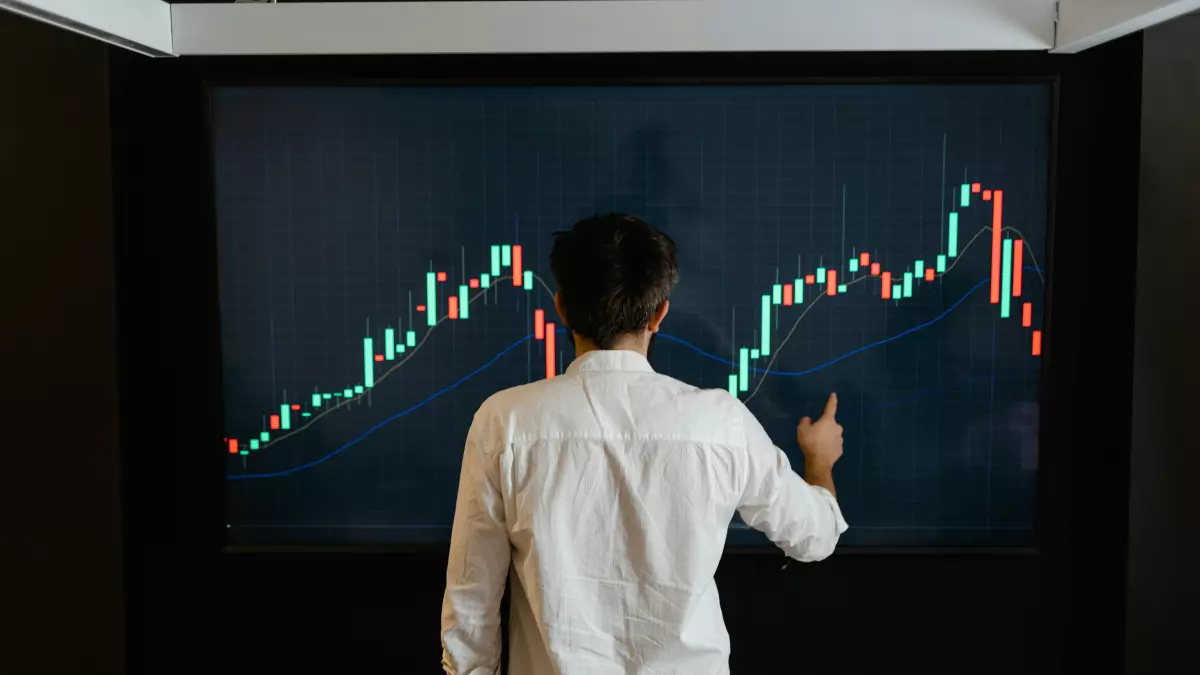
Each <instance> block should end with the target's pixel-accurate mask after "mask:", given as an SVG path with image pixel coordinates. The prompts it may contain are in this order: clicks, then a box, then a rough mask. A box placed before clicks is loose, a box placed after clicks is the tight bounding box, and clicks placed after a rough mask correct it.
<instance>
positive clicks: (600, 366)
mask: <svg viewBox="0 0 1200 675" xmlns="http://www.w3.org/2000/svg"><path fill="white" fill-rule="evenodd" d="M622 371H624V372H630V371H632V372H643V373H653V372H654V368H653V367H651V365H650V362H649V361H648V360H646V357H645V356H642V355H641V354H639V353H637V352H631V351H629V350H626V349H595V350H592V351H590V352H588V353H586V354H584V355H583V356H581V357H579V358H577V359H575V360H574V361H572V362H571V365H570V366H567V374H572V373H583V372H591V373H602V372H610V373H611V372H622Z"/></svg>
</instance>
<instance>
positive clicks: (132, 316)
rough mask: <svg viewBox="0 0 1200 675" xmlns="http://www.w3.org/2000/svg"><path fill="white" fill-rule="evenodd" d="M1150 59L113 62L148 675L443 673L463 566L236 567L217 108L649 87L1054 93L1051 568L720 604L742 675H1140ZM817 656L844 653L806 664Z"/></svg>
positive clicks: (128, 522) (774, 592)
mask: <svg viewBox="0 0 1200 675" xmlns="http://www.w3.org/2000/svg"><path fill="white" fill-rule="evenodd" d="M1140 46H1141V45H1140V37H1137V36H1135V37H1132V38H1127V39H1124V40H1121V41H1118V42H1117V43H1113V44H1110V45H1106V46H1104V47H1101V48H1097V49H1095V50H1092V51H1090V52H1087V53H1085V54H1082V55H1075V56H1051V55H1046V54H1028V53H1016V54H1000V53H987V54H984V53H945V54H921V53H904V54H891V53H889V54H882V53H881V54H857V53H846V54H724V55H717V54H691V55H572V56H565V55H559V56H489V57H483V56H437V57H433V56H430V57H426V56H421V57H283V58H279V57H273V58H241V57H239V58H184V59H178V60H173V61H149V60H145V59H141V58H139V57H132V56H129V55H125V54H123V53H115V52H114V59H113V78H112V81H113V126H114V164H115V171H114V175H115V179H114V180H115V210H116V229H117V261H118V300H119V315H118V327H119V338H120V344H119V350H120V351H119V354H120V357H121V372H120V376H121V380H120V386H121V410H122V412H121V418H122V419H121V428H122V432H121V433H122V448H123V466H124V474H123V476H124V489H125V513H126V515H125V522H124V526H125V534H126V551H127V561H126V566H127V580H128V589H129V596H130V600H129V606H128V613H129V622H130V631H129V639H130V647H131V649H130V665H131V672H173V673H186V672H209V670H210V668H214V667H216V664H221V668H222V670H223V671H224V672H242V670H241V669H242V668H244V669H245V671H246V672H254V671H261V669H263V668H268V669H269V670H273V671H274V670H278V671H282V670H284V669H285V668H289V667H291V668H297V667H299V668H304V667H305V666H309V667H315V664H317V663H322V664H324V663H328V664H331V665H336V666H337V667H339V668H340V672H363V671H365V670H367V669H368V668H370V667H375V666H386V667H391V668H394V669H397V670H399V671H400V672H432V671H436V668H437V644H436V643H437V629H436V625H437V619H436V616H437V612H438V605H437V603H438V601H439V600H440V595H441V585H442V577H441V573H442V571H443V569H444V567H443V566H444V562H445V547H444V546H435V547H389V548H372V549H366V550H361V549H347V548H339V549H337V550H338V551H341V552H342V553H341V554H330V553H328V552H325V551H319V550H311V549H279V548H272V549H270V550H263V549H239V550H228V549H226V548H225V546H224V544H225V536H224V532H223V529H224V528H223V527H222V525H221V524H222V522H223V519H222V517H221V516H222V514H223V512H224V489H223V486H224V484H225V481H224V478H223V477H224V471H223V463H224V457H223V456H222V455H221V454H220V453H217V452H213V448H214V447H217V442H219V439H220V437H221V433H222V424H221V398H220V397H221V382H220V373H221V358H220V353H219V350H220V339H219V311H218V307H217V275H216V265H215V260H216V243H215V227H214V222H215V214H214V212H213V195H212V179H211V169H210V159H209V154H208V153H209V147H208V138H209V134H208V129H207V106H206V84H207V83H212V82H221V83H254V84H263V83H280V84H283V83H286V84H320V83H330V82H353V83H355V84H364V83H381V82H386V83H400V82H403V83H419V84H429V83H434V82H438V83H453V84H463V83H471V84H480V83H489V82H492V83H498V84H499V83H502V84H514V83H563V82H569V83H573V84H612V83H618V82H619V83H630V82H631V81H632V82H635V83H636V82H652V81H661V82H670V83H672V84H679V83H688V82H699V81H702V82H704V83H730V82H737V83H761V82H766V81H769V82H776V83H777V82H781V81H790V82H796V81H804V82H829V81H837V82H847V81H850V82H868V81H888V82H931V81H934V82H938V83H947V82H950V83H952V82H972V83H980V82H983V83H986V82H1014V81H1023V82H1030V81H1036V82H1055V83H1056V91H1057V95H1056V97H1055V100H1056V102H1057V106H1056V108H1057V110H1056V111H1055V114H1054V115H1053V116H1052V119H1056V120H1057V128H1056V130H1055V131H1054V132H1053V133H1052V134H1051V138H1052V139H1055V140H1056V141H1057V142H1056V148H1055V149H1052V152H1051V167H1050V178H1051V185H1050V199H1049V203H1050V209H1051V213H1050V218H1049V220H1048V242H1047V250H1048V255H1047V258H1048V259H1047V261H1046V267H1047V268H1048V269H1049V270H1051V273H1050V278H1051V282H1050V286H1049V287H1048V288H1047V291H1046V303H1047V305H1046V307H1047V310H1046V311H1047V315H1046V318H1047V322H1046V352H1045V353H1046V356H1045V357H1044V358H1045V360H1044V362H1043V375H1042V381H1043V388H1042V411H1043V414H1042V418H1041V430H1040V443H1039V445H1040V447H1041V448H1042V453H1041V456H1040V460H1039V470H1038V504H1037V517H1036V525H1035V527H1036V535H1035V536H1036V552H1034V551H1022V553H1023V554H1022V555H1003V553H1011V552H1012V549H1003V550H998V551H997V550H990V551H989V550H974V551H971V552H970V553H967V554H964V552H963V551H961V550H959V551H941V550H935V549H916V551H917V552H919V553H920V554H921V555H912V554H911V551H907V550H905V551H887V550H872V551H871V552H872V553H874V555H843V556H836V557H835V558H834V559H831V560H830V561H827V562H825V563H822V564H820V565H814V566H800V565H798V564H796V565H786V566H785V565H784V562H785V561H784V560H783V559H782V557H781V556H780V555H777V554H776V555H765V554H759V555H749V556H745V555H733V556H727V559H726V561H725V562H723V563H722V566H721V570H720V571H719V573H718V584H719V586H720V588H721V590H722V591H723V607H724V611H725V616H726V622H727V624H728V626H729V631H730V634H731V638H732V641H733V656H732V657H731V666H732V667H733V672H735V673H739V672H757V671H758V670H759V669H768V668H771V667H772V666H774V667H779V666H780V665H781V664H782V665H785V666H786V667H784V668H783V670H785V671H789V672H790V671H791V670H792V669H793V668H794V669H795V670H797V671H799V670H804V671H805V672H829V673H836V672H864V671H867V672H917V671H919V672H963V671H970V672H988V673H990V672H995V673H1002V672H1003V673H1007V672H1028V673H1034V672H1075V671H1076V669H1086V670H1087V672H1089V673H1103V672H1117V671H1116V670H1113V668H1119V663H1120V658H1119V657H1120V649H1121V635H1122V634H1123V621H1122V618H1121V611H1122V609H1123V595H1124V557H1125V543H1124V542H1125V537H1126V529H1127V524H1126V522H1127V516H1126V512H1125V508H1124V507H1125V504H1126V495H1127V490H1128V453H1129V444H1130V443H1129V442H1130V439H1129V430H1130V426H1129V408H1130V386H1131V378H1132V334H1133V331H1132V320H1133V285H1132V283H1130V284H1127V285H1124V286H1121V285H1116V284H1112V285H1107V286H1105V290H1104V293H1102V294H1097V293H1094V292H1092V289H1093V288H1095V287H1096V286H1095V285H1093V284H1095V278H1096V277H1095V275H1098V274H1099V269H1101V268H1102V266H1103V265H1109V264H1112V263H1111V261H1115V260H1118V259H1122V258H1124V259H1129V257H1130V256H1132V254H1133V252H1134V246H1135V227H1136V213H1137V211H1136V209H1137V150H1138V121H1139V105H1138V104H1139V95H1138V87H1139V86H1140ZM1089 275H1093V276H1092V278H1091V280H1089ZM752 550H754V551H757V552H759V553H773V551H771V550H769V549H759V548H757V547H755V548H753V549H752ZM403 608H408V611H405V610H404V609H403ZM222 617H226V618H222ZM230 620H232V621H233V622H234V624H242V625H243V627H240V628H231V626H232V625H233V624H230V623H229V621H230ZM243 622H244V623H243ZM226 629H229V630H226ZM797 635H799V636H803V637H804V642H806V643H815V644H819V645H821V646H820V647H815V646H814V644H808V645H805V646H801V645H799V644H797V640H796V636H797ZM289 643H295V644H299V645H303V646H302V647H301V648H298V649H295V650H294V651H293V648H289V647H287V646H286V645H287V644H289ZM797 650H799V651H800V652H802V653H803V655H804V656H803V658H801V657H799V656H798V655H797ZM289 659H291V660H289ZM293 662H294V663H295V665H292V664H293ZM167 663H169V664H170V666H169V667H166V666H164V664H167ZM305 671H307V669H305Z"/></svg>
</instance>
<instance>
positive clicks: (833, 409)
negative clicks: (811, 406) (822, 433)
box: [821, 394, 837, 419]
mask: <svg viewBox="0 0 1200 675" xmlns="http://www.w3.org/2000/svg"><path fill="white" fill-rule="evenodd" d="M836 414H837V394H830V395H829V400H828V401H826V402H825V412H824V413H822V414H821V418H822V419H825V418H828V419H833V416H834V415H836Z"/></svg>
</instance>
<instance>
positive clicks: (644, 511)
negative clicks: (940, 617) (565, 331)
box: [442, 351, 847, 675]
mask: <svg viewBox="0 0 1200 675" xmlns="http://www.w3.org/2000/svg"><path fill="white" fill-rule="evenodd" d="M735 510H736V511H737V512H738V513H740V514H741V516H742V518H743V519H744V520H745V521H746V523H747V524H748V525H750V526H751V527H754V528H757V529H759V530H761V531H763V532H764V533H766V534H767V536H768V537H770V539H771V540H772V541H774V542H775V543H776V544H777V545H779V546H780V548H782V549H783V551H784V552H785V553H786V554H787V555H789V556H790V557H792V558H795V559H796V560H801V561H813V560H821V559H823V558H825V557H826V556H828V555H829V554H830V553H831V552H833V549H834V546H835V545H836V544H837V541H838V537H839V536H840V535H841V533H842V532H844V531H845V530H846V527H847V526H846V522H845V521H844V520H843V519H842V514H841V510H840V509H839V508H838V504H837V501H836V500H835V499H834V498H833V496H832V495H831V494H829V492H827V491H826V490H824V489H822V488H819V487H813V486H810V485H808V484H807V483H805V482H804V481H803V480H802V479H801V478H800V477H799V476H798V475H796V473H795V472H793V471H792V469H791V466H790V464H789V463H788V458H787V456H786V455H785V454H784V453H783V452H782V451H780V450H779V449H778V448H776V447H775V446H774V445H773V444H772V443H771V440H770V439H769V438H768V437H767V434H766V432H765V431H764V430H763V428H762V425H760V424H759V423H758V421H757V420H756V419H755V418H754V416H753V415H751V414H750V411H749V410H747V409H746V406H744V405H743V404H742V403H741V401H739V400H738V399H736V398H734V397H733V396H730V395H729V392H728V391H725V390H715V389H714V390H702V389H697V388H696V387H692V386H689V385H687V384H684V383H682V382H680V381H678V380H675V379H672V378H670V377H667V376H665V375H659V374H657V373H655V372H654V370H653V369H652V368H651V367H650V363H649V362H648V361H647V360H646V358H645V357H644V356H642V355H641V354H638V353H636V352H630V351H593V352H588V353H587V354H584V355H583V356H582V357H580V358H578V359H576V360H575V361H574V363H572V364H571V366H570V367H569V368H568V369H567V372H566V374H564V375H562V376H560V377H556V378H554V379H551V380H542V381H538V382H534V383H532V384H527V385H524V386H520V387H515V388H513V389H508V390H506V391H502V392H500V393H498V394H496V395H495V396H492V397H491V398H490V399H488V400H487V401H486V402H485V403H484V404H483V406H482V407H481V408H480V409H479V412H478V413H476V414H475V420H474V422H473V424H472V425H471V431H470V433H469V434H468V435H467V445H466V450H465V453H464V456H463V467H462V476H461V479H460V483H459V492H458V506H457V512H456V513H455V517H454V533H453V535H452V537H451V543H450V560H449V566H448V568H447V571H446V595H445V599H444V601H443V604H442V647H443V651H442V655H443V656H442V662H443V667H444V668H445V671H446V672H447V673H450V674H452V675H468V674H470V675H483V674H486V675H491V674H492V673H498V672H499V664H500V599H501V597H502V596H503V595H504V588H505V581H506V578H508V577H509V576H510V575H509V571H510V565H511V572H512V574H511V579H512V597H511V615H510V617H511V618H510V624H511V630H510V634H509V638H510V639H509V659H510V660H509V672H510V673H511V674H512V675H601V674H604V675H609V674H613V675H616V674H620V675H627V674H635V673H636V674H642V673H645V674H651V673H652V674H654V675H708V674H710V673H712V674H715V673H728V672H729V665H728V661H729V635H728V633H726V631H725V624H724V620H723V619H722V617H721V604H720V601H719V599H718V597H717V588H716V585H715V582H714V581H713V574H714V572H715V571H716V569H717V563H718V562H719V561H720V559H721V552H722V549H723V548H724V546H725V536H726V534H727V532H728V528H729V524H730V521H731V520H732V518H733V515H734V511H735Z"/></svg>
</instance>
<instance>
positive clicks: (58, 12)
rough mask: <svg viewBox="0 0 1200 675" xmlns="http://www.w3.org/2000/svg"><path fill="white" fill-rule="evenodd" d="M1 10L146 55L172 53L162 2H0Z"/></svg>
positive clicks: (166, 8)
mask: <svg viewBox="0 0 1200 675" xmlns="http://www.w3.org/2000/svg"><path fill="white" fill-rule="evenodd" d="M0 9H7V10H9V11H11V12H15V13H17V14H20V15H22V16H27V17H29V18H31V19H36V20H38V21H43V22H45V23H48V24H51V25H54V26H58V27H59V28H65V29H66V30H69V31H73V32H76V33H80V34H82V35H87V36H89V37H93V38H96V39H98V40H103V41H104V42H108V43H110V44H114V45H117V46H119V47H124V48H126V49H131V50H133V51H136V52H139V53H142V54H146V55H148V56H170V55H171V54H173V53H174V51H173V49H172V46H171V5H169V4H167V3H166V2H163V0H0Z"/></svg>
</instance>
